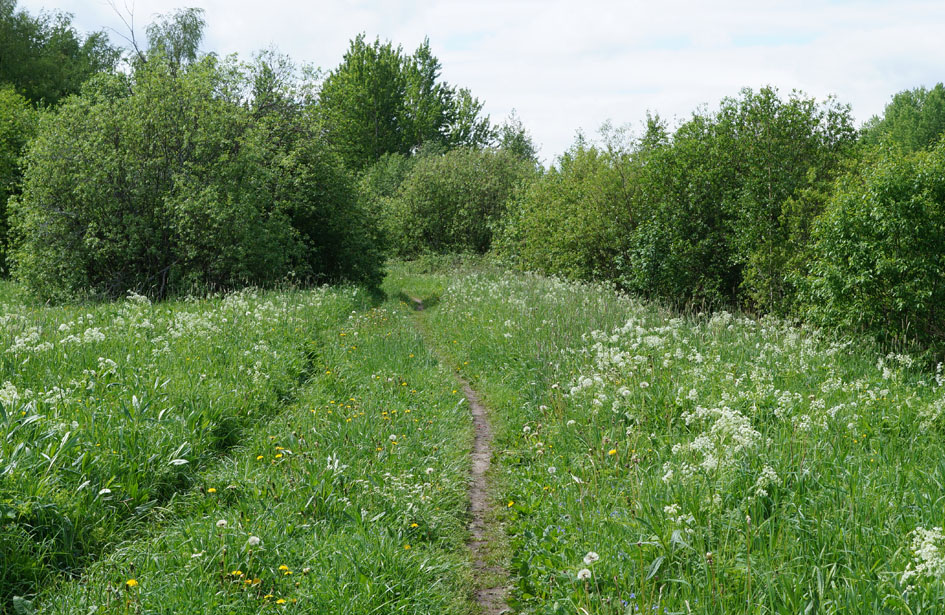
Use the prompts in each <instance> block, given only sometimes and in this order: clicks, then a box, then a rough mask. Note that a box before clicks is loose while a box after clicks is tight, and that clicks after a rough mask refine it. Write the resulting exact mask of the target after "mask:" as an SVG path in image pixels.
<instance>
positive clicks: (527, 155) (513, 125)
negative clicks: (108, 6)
mask: <svg viewBox="0 0 945 615" xmlns="http://www.w3.org/2000/svg"><path fill="white" fill-rule="evenodd" d="M496 145H497V146H498V147H499V149H503V150H505V151H507V152H509V153H511V154H513V155H515V156H518V157H519V158H521V159H522V160H527V161H529V162H531V163H533V164H536V165H537V164H538V148H537V147H535V142H534V141H533V140H532V136H531V135H530V134H529V133H528V130H527V129H526V128H525V125H524V124H523V123H522V120H521V118H519V117H518V114H517V113H516V112H515V109H512V113H510V114H509V118H508V119H507V120H506V121H505V122H504V123H503V124H502V125H501V126H499V129H498V131H497V135H496Z"/></svg>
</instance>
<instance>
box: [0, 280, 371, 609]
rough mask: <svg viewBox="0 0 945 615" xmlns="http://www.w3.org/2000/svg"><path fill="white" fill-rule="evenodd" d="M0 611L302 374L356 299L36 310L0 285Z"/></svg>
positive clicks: (122, 522)
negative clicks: (317, 342) (316, 343)
mask: <svg viewBox="0 0 945 615" xmlns="http://www.w3.org/2000/svg"><path fill="white" fill-rule="evenodd" d="M0 297H2V299H3V301H2V302H0V553H2V556H0V559H2V562H0V604H7V605H9V600H10V599H11V597H12V596H14V595H29V594H32V593H34V592H36V591H37V590H38V589H40V588H41V587H42V586H43V585H44V584H45V583H48V582H49V580H50V575H53V574H57V573H66V574H76V573H78V572H79V571H81V569H82V567H83V566H85V565H86V564H87V563H88V562H89V561H91V559H93V558H94V557H96V556H97V555H98V554H100V553H101V552H102V550H103V549H104V548H105V547H106V546H107V545H109V544H111V543H114V542H115V541H117V540H120V539H121V538H123V537H125V536H128V535H133V534H134V533H136V532H138V531H139V529H141V528H140V527H139V526H140V525H141V523H142V522H143V521H145V520H147V519H149V518H150V517H151V515H152V511H153V510H154V509H155V508H156V507H160V506H164V505H166V504H167V503H168V502H169V501H171V500H172V499H173V498H174V497H175V496H176V495H177V494H178V493H180V492H181V491H183V490H186V489H188V488H190V487H191V486H192V485H193V484H194V481H195V480H196V476H197V475H198V474H199V473H200V472H201V471H203V470H204V469H206V468H207V467H208V465H209V464H210V463H212V462H213V460H214V459H215V458H216V457H218V456H219V455H220V454H221V453H223V452H224V451H226V450H227V449H228V448H230V447H232V446H233V445H235V444H236V443H237V442H238V441H239V439H240V438H241V437H242V434H243V432H244V430H245V429H246V428H247V427H248V426H250V425H252V424H254V423H256V422H258V421H260V420H265V419H266V418H267V417H270V416H272V415H274V414H275V413H277V412H278V411H279V410H280V408H281V407H282V406H283V405H284V404H285V403H287V401H290V400H292V399H293V398H294V396H295V395H296V393H297V392H298V390H299V388H300V386H301V384H302V382H304V381H305V380H306V379H307V377H308V373H309V372H310V371H311V368H312V362H313V359H314V357H313V355H312V348H311V346H310V345H309V344H307V343H306V342H307V341H309V340H312V339H315V338H316V337H317V336H318V332H319V331H320V330H321V329H323V328H324V327H326V326H332V325H333V323H338V322H342V321H343V320H344V319H345V318H347V315H348V313H349V312H350V311H351V309H354V308H356V307H360V306H362V305H364V304H365V297H363V296H362V294H361V293H360V292H359V291H353V290H345V289H340V290H328V289H319V290H314V291H308V292H295V293H281V294H280V293H256V292H252V291H247V292H243V293H238V294H232V295H227V296H225V297H217V298H214V299H210V300H204V301H179V302H171V303H165V304H160V305H151V304H150V303H149V302H148V301H147V299H145V298H143V297H138V296H130V297H129V298H128V299H127V300H125V301H122V302H118V303H109V304H87V305H71V306H64V307H55V308H50V307H44V306H42V305H34V304H31V303H29V302H27V301H25V300H22V298H21V297H20V295H19V293H18V291H17V289H16V287H14V286H12V285H5V286H4V287H2V289H0Z"/></svg>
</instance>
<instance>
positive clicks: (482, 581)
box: [412, 299, 510, 615]
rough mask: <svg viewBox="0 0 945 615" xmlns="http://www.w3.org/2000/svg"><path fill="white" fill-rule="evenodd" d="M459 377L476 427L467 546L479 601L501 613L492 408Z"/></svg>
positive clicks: (419, 306)
mask: <svg viewBox="0 0 945 615" xmlns="http://www.w3.org/2000/svg"><path fill="white" fill-rule="evenodd" d="M412 301H413V304H414V308H415V309H416V310H417V311H422V310H423V308H424V305H423V301H421V300H420V299H412ZM456 379H457V381H459V384H460V386H461V387H462V391H463V395H465V396H466V401H467V402H469V410H470V413H471V414H472V419H473V425H474V427H475V437H474V439H473V447H472V451H471V452H470V458H471V462H472V463H471V467H470V472H469V513H470V521H469V525H468V526H467V529H468V530H469V536H470V537H469V541H468V542H467V543H466V546H467V548H468V549H469V552H470V558H471V559H472V564H473V580H474V582H475V585H476V602H477V604H478V605H479V608H480V609H481V612H482V614H483V615H500V614H501V613H509V612H510V609H509V608H508V605H507V604H506V600H505V598H506V594H507V592H508V576H509V574H508V571H507V570H505V569H504V568H502V567H501V566H498V565H494V564H490V559H493V558H490V557H489V555H490V551H491V550H490V544H489V535H490V534H492V533H494V531H495V528H491V527H490V524H491V523H493V519H495V511H493V509H492V503H491V498H490V497H489V494H490V489H489V478H488V474H489V468H490V467H491V465H492V424H491V423H490V422H489V410H488V409H487V408H486V407H485V406H484V405H483V403H482V401H481V400H480V399H479V395H478V394H477V393H476V391H475V390H474V389H473V388H472V387H471V386H470V385H469V383H468V382H466V381H465V380H464V379H463V378H462V377H460V376H459V375H457V376H456ZM490 530H491V531H490Z"/></svg>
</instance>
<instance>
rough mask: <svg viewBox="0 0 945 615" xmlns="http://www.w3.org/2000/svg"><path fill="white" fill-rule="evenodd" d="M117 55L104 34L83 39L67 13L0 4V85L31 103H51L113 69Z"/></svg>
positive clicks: (3, 0) (5, 0)
mask: <svg viewBox="0 0 945 615" xmlns="http://www.w3.org/2000/svg"><path fill="white" fill-rule="evenodd" d="M118 55H119V54H118V51H117V50H116V49H115V48H114V47H112V46H111V45H109V43H108V36H107V35H106V34H105V33H104V32H95V33H92V34H89V35H87V36H82V35H81V34H79V33H78V32H76V30H75V29H74V28H73V27H72V25H71V16H70V15H68V14H66V13H42V14H40V15H39V16H36V17H34V16H31V15H30V14H28V13H27V12H25V11H22V10H17V8H16V0H0V83H8V84H11V85H13V87H15V88H16V91H17V92H18V93H20V94H22V95H23V96H25V97H26V98H28V99H29V100H30V101H31V102H33V103H35V104H46V105H54V104H56V103H57V102H58V101H59V100H60V99H61V98H63V97H65V96H68V95H69V94H74V93H76V92H78V91H79V88H80V87H81V86H82V84H83V83H84V82H85V81H86V79H88V78H89V77H91V76H92V75H94V74H96V73H99V72H107V71H110V70H112V69H113V68H114V67H115V64H116V62H117V61H118Z"/></svg>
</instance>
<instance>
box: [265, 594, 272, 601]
mask: <svg viewBox="0 0 945 615" xmlns="http://www.w3.org/2000/svg"><path fill="white" fill-rule="evenodd" d="M269 598H272V594H266V595H265V596H263V600H268V599H269Z"/></svg>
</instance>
